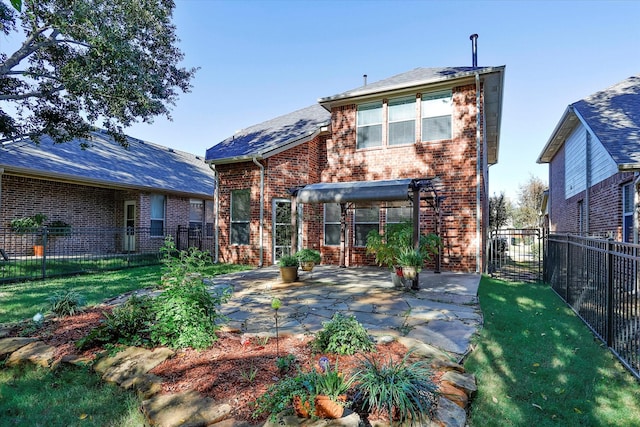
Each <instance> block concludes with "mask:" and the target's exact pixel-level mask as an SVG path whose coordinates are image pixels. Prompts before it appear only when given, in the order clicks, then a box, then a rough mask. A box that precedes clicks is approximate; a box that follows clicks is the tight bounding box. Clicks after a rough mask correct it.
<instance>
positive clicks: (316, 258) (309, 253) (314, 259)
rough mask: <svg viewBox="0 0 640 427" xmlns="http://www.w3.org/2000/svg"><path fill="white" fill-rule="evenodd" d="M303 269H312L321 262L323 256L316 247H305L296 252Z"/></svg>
mask: <svg viewBox="0 0 640 427" xmlns="http://www.w3.org/2000/svg"><path fill="white" fill-rule="evenodd" d="M295 256H296V258H298V261H300V266H301V267H302V270H303V271H312V270H313V267H314V266H316V265H318V264H320V261H321V260H322V258H321V257H320V252H319V251H316V250H315V249H309V248H304V249H301V250H299V251H298V252H296V254H295Z"/></svg>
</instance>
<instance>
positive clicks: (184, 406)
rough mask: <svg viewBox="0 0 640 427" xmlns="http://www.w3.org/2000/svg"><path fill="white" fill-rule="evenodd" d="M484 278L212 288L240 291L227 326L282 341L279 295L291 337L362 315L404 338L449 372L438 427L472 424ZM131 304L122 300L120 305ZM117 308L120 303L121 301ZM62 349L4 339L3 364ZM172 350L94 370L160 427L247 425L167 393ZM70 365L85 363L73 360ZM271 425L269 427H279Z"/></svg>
mask: <svg viewBox="0 0 640 427" xmlns="http://www.w3.org/2000/svg"><path fill="white" fill-rule="evenodd" d="M479 282H480V276H479V275H475V274H454V273H441V274H434V273H432V272H423V273H422V274H421V275H420V289H419V290H417V291H413V290H409V289H406V288H403V289H399V288H396V287H394V286H393V285H392V282H391V278H390V273H389V272H388V271H387V270H384V269H380V268H373V267H356V268H346V269H344V268H338V267H332V266H320V267H316V268H314V270H313V272H308V273H307V272H300V277H299V281H298V282H294V283H291V284H284V283H281V281H280V278H279V272H278V269H277V268H276V267H266V268H261V269H256V270H250V271H244V272H239V273H234V274H228V275H224V276H217V277H215V278H213V279H207V283H208V284H209V286H210V288H211V290H212V291H216V290H218V289H220V288H222V287H225V286H231V287H232V288H233V296H232V298H231V300H230V301H229V302H228V303H227V304H224V306H223V307H222V312H223V313H224V314H225V315H227V316H228V317H229V319H230V321H229V323H228V325H227V328H229V329H231V330H236V331H238V332H240V333H245V334H248V335H269V336H274V335H275V329H274V310H273V309H272V308H271V301H272V299H273V298H279V299H280V300H281V302H282V307H281V308H280V309H279V311H278V314H279V331H280V334H281V335H285V334H301V333H315V332H317V331H319V330H320V329H321V328H322V323H323V322H325V321H327V320H329V319H331V317H332V316H333V314H334V313H336V312H340V313H342V314H344V315H354V316H355V317H356V318H357V319H358V320H359V321H360V323H362V324H363V326H364V327H365V328H366V329H367V331H368V332H369V333H370V334H371V335H372V336H374V337H375V338H376V340H378V341H380V340H398V341H400V342H402V343H403V344H404V345H405V346H407V347H410V348H414V350H415V353H414V354H416V355H419V356H421V357H423V358H425V359H428V360H430V361H431V364H432V366H433V367H434V368H437V369H440V370H443V371H446V373H445V374H444V376H443V378H442V383H441V393H442V395H441V396H440V398H439V401H438V412H437V414H436V417H437V422H436V423H432V424H431V425H443V426H452V427H453V426H459V427H462V426H464V425H465V424H466V408H467V405H468V401H469V398H470V397H472V395H473V394H474V393H475V391H476V384H475V378H474V377H473V375H470V374H466V373H464V368H463V367H462V366H461V365H459V363H461V361H462V359H463V358H464V356H465V355H466V353H467V352H468V351H469V348H470V339H471V337H472V336H473V335H474V333H476V332H477V330H478V328H479V327H480V325H481V324H482V315H481V313H480V309H479V305H478V301H477V290H478V285H479ZM123 300H124V299H123V298H121V299H115V300H114V301H115V302H118V301H123ZM114 301H112V303H113V302H114ZM54 350H55V349H53V348H52V347H49V346H47V345H45V344H44V343H42V342H38V341H34V340H33V339H29V338H2V337H1V336H0V359H4V358H6V360H7V365H9V366H10V365H15V364H19V363H24V362H30V363H38V364H40V365H43V366H50V365H51V364H52V362H53V354H54ZM173 354H174V353H173V351H171V350H169V349H163V348H158V349H154V350H147V349H140V348H129V349H127V350H126V351H123V352H120V353H118V354H116V355H115V356H113V357H106V358H103V359H100V360H97V361H96V362H95V363H94V364H93V368H94V369H95V370H96V371H97V372H99V373H100V374H101V375H102V377H103V379H104V380H105V381H110V382H114V383H116V384H118V385H120V386H122V387H123V388H127V389H134V390H136V392H137V393H138V395H139V396H140V399H141V400H142V405H141V407H142V409H143V411H144V412H145V414H146V416H147V419H148V421H149V424H150V425H154V426H163V427H174V426H187V425H188V426H196V425H202V426H205V425H206V426H209V425H214V424H215V425H219V427H237V426H240V425H242V423H238V422H236V421H235V420H233V419H229V418H228V416H229V413H230V411H231V408H230V407H229V405H228V404H218V403H216V402H212V401H211V399H208V398H205V397H203V396H200V395H198V394H197V393H195V392H185V393H177V394H170V395H165V394H160V393H159V391H160V384H161V381H162V380H161V378H158V377H155V376H154V375H151V374H149V373H148V372H149V371H150V370H151V369H153V368H154V367H155V366H157V365H158V364H159V363H161V362H162V361H163V360H165V359H166V358H168V357H171V356H172V355H173ZM61 362H69V363H84V362H85V361H82V360H77V359H74V358H70V359H68V360H63V361H61ZM301 423H302V424H305V423H306V421H303V420H300V419H297V418H295V417H281V418H279V419H278V421H277V423H276V424H277V426H283V425H300V424H301ZM358 423H359V418H358V417H357V414H354V413H352V414H350V415H349V416H345V417H343V418H341V419H340V420H328V421H326V422H325V421H322V420H321V421H315V422H313V425H314V426H318V427H321V426H323V425H325V424H330V425H340V426H354V427H355V426H357V425H358ZM276 424H272V423H269V422H267V424H265V426H268V427H276Z"/></svg>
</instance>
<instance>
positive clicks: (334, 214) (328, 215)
mask: <svg viewBox="0 0 640 427" xmlns="http://www.w3.org/2000/svg"><path fill="white" fill-rule="evenodd" d="M324 220H325V222H340V205H339V204H338V203H325V205H324Z"/></svg>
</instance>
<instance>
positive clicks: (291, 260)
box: [278, 255, 298, 267]
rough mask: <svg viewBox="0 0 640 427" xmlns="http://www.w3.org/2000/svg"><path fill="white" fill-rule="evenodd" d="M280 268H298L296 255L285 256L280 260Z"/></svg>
mask: <svg viewBox="0 0 640 427" xmlns="http://www.w3.org/2000/svg"><path fill="white" fill-rule="evenodd" d="M278 266H280V267H297V266H298V258H297V257H296V256H295V255H283V256H281V257H280V259H279V260H278Z"/></svg>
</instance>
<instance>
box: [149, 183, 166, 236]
mask: <svg viewBox="0 0 640 427" xmlns="http://www.w3.org/2000/svg"><path fill="white" fill-rule="evenodd" d="M165 206H166V197H165V196H163V195H162V194H152V195H151V230H150V235H151V236H156V237H157V236H164V218H165V216H164V215H165V210H166V209H165Z"/></svg>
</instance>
